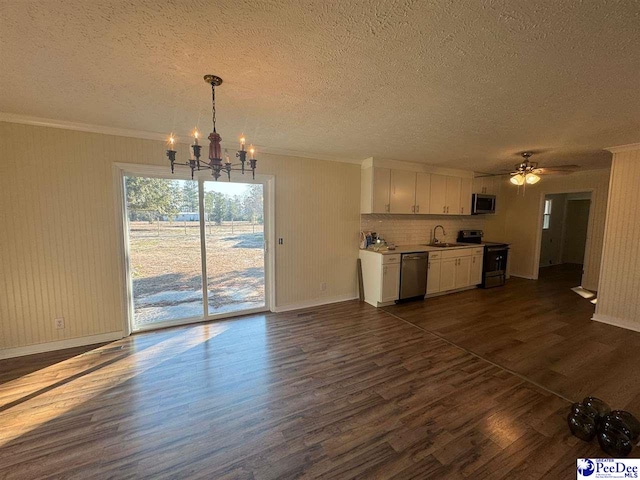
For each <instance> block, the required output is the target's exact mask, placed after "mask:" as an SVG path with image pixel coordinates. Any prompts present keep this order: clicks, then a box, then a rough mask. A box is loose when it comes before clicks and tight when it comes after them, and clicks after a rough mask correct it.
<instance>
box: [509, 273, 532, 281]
mask: <svg viewBox="0 0 640 480" xmlns="http://www.w3.org/2000/svg"><path fill="white" fill-rule="evenodd" d="M509 277H516V278H525V279H527V280H537V279H538V277H533V276H531V275H517V274H515V273H512V274H510V275H509Z"/></svg>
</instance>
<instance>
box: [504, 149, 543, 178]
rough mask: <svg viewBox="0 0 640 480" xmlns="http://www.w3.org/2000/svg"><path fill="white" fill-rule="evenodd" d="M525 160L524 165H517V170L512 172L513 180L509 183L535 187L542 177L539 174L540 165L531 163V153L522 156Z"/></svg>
mask: <svg viewBox="0 0 640 480" xmlns="http://www.w3.org/2000/svg"><path fill="white" fill-rule="evenodd" d="M522 157H523V158H524V160H523V161H522V163H520V164H518V165H516V170H515V171H514V172H511V178H510V179H509V181H510V182H511V183H513V184H514V185H518V186H521V185H524V184H525V183H526V184H527V185H533V184H535V183H538V182H539V181H540V177H539V176H538V175H537V173H539V172H540V170H539V169H538V164H537V163H536V162H530V161H529V157H531V153H530V152H524V153H523V154H522Z"/></svg>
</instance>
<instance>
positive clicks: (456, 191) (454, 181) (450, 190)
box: [446, 176, 462, 215]
mask: <svg viewBox="0 0 640 480" xmlns="http://www.w3.org/2000/svg"><path fill="white" fill-rule="evenodd" d="M446 178H447V197H446V199H447V201H446V204H447V214H449V215H460V188H461V184H462V179H461V178H460V177H449V176H447V177H446Z"/></svg>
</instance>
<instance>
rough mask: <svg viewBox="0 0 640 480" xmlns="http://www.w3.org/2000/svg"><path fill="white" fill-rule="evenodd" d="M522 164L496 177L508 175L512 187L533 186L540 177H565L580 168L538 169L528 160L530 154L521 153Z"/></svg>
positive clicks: (560, 166) (568, 166) (564, 166)
mask: <svg viewBox="0 0 640 480" xmlns="http://www.w3.org/2000/svg"><path fill="white" fill-rule="evenodd" d="M521 155H522V162H520V163H517V164H516V165H515V166H514V170H512V171H510V172H509V173H499V174H494V175H491V176H496V175H498V176H499V175H510V176H511V178H510V179H509V181H510V182H511V183H513V184H514V185H517V186H521V185H525V184H526V185H534V184H536V183H538V182H539V181H540V175H549V174H556V175H566V174H569V173H573V172H575V171H576V170H577V169H579V168H580V166H579V165H558V166H557V167H538V162H532V161H531V160H529V159H530V158H531V156H532V155H533V153H532V152H522V153H521Z"/></svg>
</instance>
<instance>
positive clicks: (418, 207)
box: [416, 205, 420, 213]
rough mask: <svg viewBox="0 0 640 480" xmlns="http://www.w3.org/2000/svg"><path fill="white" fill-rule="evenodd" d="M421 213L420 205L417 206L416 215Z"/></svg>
mask: <svg viewBox="0 0 640 480" xmlns="http://www.w3.org/2000/svg"><path fill="white" fill-rule="evenodd" d="M419 211H420V205H416V213H418V212H419Z"/></svg>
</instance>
